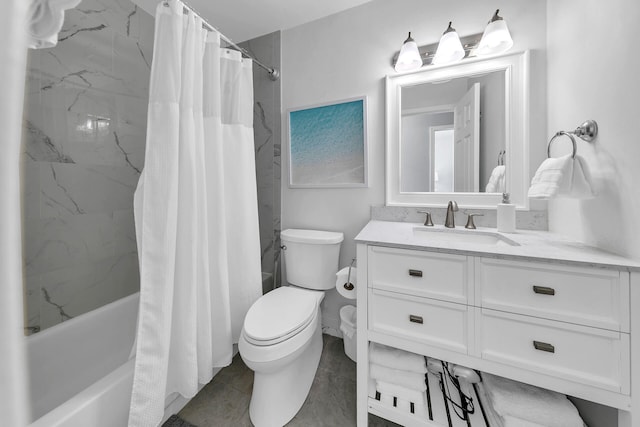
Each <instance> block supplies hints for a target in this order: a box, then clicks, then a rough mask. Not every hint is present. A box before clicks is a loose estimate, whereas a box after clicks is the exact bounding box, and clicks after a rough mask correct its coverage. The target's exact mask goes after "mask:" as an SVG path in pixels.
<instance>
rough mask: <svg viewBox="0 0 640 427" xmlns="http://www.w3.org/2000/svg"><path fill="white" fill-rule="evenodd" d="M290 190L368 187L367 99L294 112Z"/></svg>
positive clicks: (291, 115)
mask: <svg viewBox="0 0 640 427" xmlns="http://www.w3.org/2000/svg"><path fill="white" fill-rule="evenodd" d="M287 117H288V123H289V187H291V188H323V187H324V188H340V187H367V185H368V178H367V98H366V97H359V98H352V99H347V100H343V101H337V102H330V103H325V104H319V105H314V106H311V107H304V108H294V109H290V110H289V111H288V112H287Z"/></svg>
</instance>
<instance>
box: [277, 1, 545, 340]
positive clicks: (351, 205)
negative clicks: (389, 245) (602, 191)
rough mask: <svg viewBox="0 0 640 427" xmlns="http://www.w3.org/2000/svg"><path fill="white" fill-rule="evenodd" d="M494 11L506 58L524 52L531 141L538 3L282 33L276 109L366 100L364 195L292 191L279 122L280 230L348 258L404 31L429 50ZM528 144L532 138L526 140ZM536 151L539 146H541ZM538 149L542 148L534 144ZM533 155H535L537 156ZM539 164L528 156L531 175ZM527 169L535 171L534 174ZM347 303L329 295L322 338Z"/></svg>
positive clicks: (420, 4)
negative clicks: (451, 30)
mask: <svg viewBox="0 0 640 427" xmlns="http://www.w3.org/2000/svg"><path fill="white" fill-rule="evenodd" d="M501 6H504V8H502V9H501V14H502V16H504V17H505V19H506V20H507V22H508V24H509V28H510V30H511V32H512V35H513V38H514V42H515V45H514V48H513V51H521V50H525V49H531V50H532V58H531V59H532V61H531V62H532V80H533V83H532V90H531V94H532V104H531V107H532V112H533V113H534V115H533V117H532V134H533V136H534V137H536V138H537V139H539V140H541V141H542V140H543V139H544V138H545V135H546V116H545V114H544V111H545V110H544V108H545V103H546V100H545V91H544V89H543V88H544V87H545V84H546V82H545V74H546V73H545V70H546V63H545V59H544V58H545V52H544V51H545V49H546V26H545V22H546V3H545V2H543V1H530V0H513V1H509V2H507V3H505V2H495V1H490V0H456V1H448V2H435V1H425V0H401V1H400V0H399V1H387V0H374V1H372V2H370V3H367V4H365V5H362V6H359V7H356V8H353V9H349V10H347V11H345V12H342V13H339V14H336V15H332V16H329V17H327V18H323V19H320V20H317V21H314V22H311V23H309V24H305V25H302V26H299V27H296V28H293V29H290V30H286V31H283V33H282V107H283V111H286V110H287V109H289V108H293V107H300V106H305V105H312V104H316V103H320V102H327V101H334V100H341V99H345V98H350V97H355V96H360V95H366V96H368V119H369V126H368V143H369V183H370V184H369V188H367V189H290V188H288V185H287V183H288V182H287V177H288V172H289V168H288V159H289V158H288V155H287V149H286V147H287V140H286V138H287V136H286V134H287V130H286V129H287V127H286V114H283V141H282V143H283V150H282V151H283V155H282V166H283V167H282V177H283V182H282V229H286V228H290V227H299V228H302V227H307V228H314V229H321V230H337V231H342V232H344V233H345V242H344V243H343V245H342V251H341V256H340V257H341V260H340V266H345V265H347V264H348V263H349V262H350V260H351V259H352V258H353V257H355V244H354V241H353V238H354V237H355V235H356V234H357V233H358V231H359V230H360V229H361V228H362V227H363V226H364V225H365V224H366V223H367V221H368V220H369V214H370V205H382V204H384V77H385V75H386V74H388V73H392V72H393V69H392V67H391V64H390V62H391V58H392V57H393V55H394V53H395V52H397V51H398V50H399V49H400V45H401V44H402V42H403V41H404V39H405V38H406V37H407V32H408V31H412V36H413V38H414V39H415V40H416V42H417V43H418V44H419V45H424V44H430V43H435V42H437V41H438V40H439V38H440V35H441V34H442V32H443V31H444V30H445V29H446V26H447V24H448V22H449V21H450V20H453V26H454V27H455V28H456V29H457V30H458V32H459V34H460V35H461V36H465V35H469V34H473V33H479V32H482V31H483V29H484V27H485V25H486V24H487V22H488V20H489V19H490V18H491V15H492V14H493V12H494V11H495V9H497V8H499V7H501ZM533 141H535V139H532V142H533ZM540 144H542V145H544V144H545V142H540ZM542 145H541V146H542ZM538 152H539V153H541V152H542V150H539V151H538ZM540 160H541V158H540V156H539V155H538V154H536V155H535V156H534V157H533V158H532V170H534V171H535V166H537V164H539V162H540ZM534 165H535V166H534ZM346 302H347V301H346V300H343V299H342V298H341V297H339V296H338V295H337V293H336V292H335V291H333V292H330V293H329V294H328V295H327V297H326V299H325V304H324V311H323V316H324V320H323V322H324V324H325V326H326V328H325V330H326V331H327V332H329V333H331V332H332V331H335V330H336V328H337V326H338V323H339V318H338V314H337V313H338V309H339V307H340V306H342V305H344V304H345V303H346Z"/></svg>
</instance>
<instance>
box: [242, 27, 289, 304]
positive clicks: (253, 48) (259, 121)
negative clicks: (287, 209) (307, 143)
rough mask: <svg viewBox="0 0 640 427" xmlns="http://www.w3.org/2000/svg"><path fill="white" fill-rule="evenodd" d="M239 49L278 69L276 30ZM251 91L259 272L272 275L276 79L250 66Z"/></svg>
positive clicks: (276, 243) (276, 206) (276, 230)
mask: <svg viewBox="0 0 640 427" xmlns="http://www.w3.org/2000/svg"><path fill="white" fill-rule="evenodd" d="M240 46H242V47H243V48H244V49H246V50H248V51H249V52H251V54H252V55H254V56H255V57H256V58H257V59H258V60H259V61H260V62H262V63H263V64H265V65H268V66H271V67H275V68H277V69H280V32H279V31H278V32H275V33H271V34H267V35H265V36H261V37H258V38H255V39H252V40H249V41H247V42H244V43H240ZM253 90H254V109H253V113H254V114H253V129H254V138H255V155H256V178H257V185H258V213H259V217H260V248H261V250H262V271H263V272H264V273H270V274H273V273H274V270H275V266H276V265H278V264H279V261H280V259H279V257H280V149H281V143H280V139H281V129H280V128H281V125H280V117H281V113H280V110H281V101H280V80H278V81H275V82H274V81H272V80H271V79H270V78H269V75H268V73H267V72H266V71H265V70H263V69H262V68H260V67H258V66H257V65H254V67H253ZM278 269H279V267H278ZM279 279H280V272H279V271H278V273H277V280H278V281H279ZM272 288H273V280H265V281H263V292H265V293H266V292H268V291H269V290H271V289H272Z"/></svg>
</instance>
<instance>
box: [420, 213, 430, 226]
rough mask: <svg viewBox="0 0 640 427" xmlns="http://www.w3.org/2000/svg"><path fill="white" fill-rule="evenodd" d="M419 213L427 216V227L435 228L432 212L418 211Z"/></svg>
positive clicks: (425, 223) (425, 221) (425, 222)
mask: <svg viewBox="0 0 640 427" xmlns="http://www.w3.org/2000/svg"><path fill="white" fill-rule="evenodd" d="M418 213H423V214H426V215H427V217H426V218H425V219H424V225H426V226H427V227H433V221H431V212H429V211H418Z"/></svg>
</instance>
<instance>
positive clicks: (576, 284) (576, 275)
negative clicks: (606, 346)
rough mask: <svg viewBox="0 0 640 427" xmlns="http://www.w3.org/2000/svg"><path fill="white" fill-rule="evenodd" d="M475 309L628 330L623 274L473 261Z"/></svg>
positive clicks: (625, 277)
mask: <svg viewBox="0 0 640 427" xmlns="http://www.w3.org/2000/svg"><path fill="white" fill-rule="evenodd" d="M476 283H477V284H478V289H477V291H476V304H475V305H477V306H479V307H484V308H491V309H495V310H502V311H508V312H512V313H519V314H526V315H530V316H536V317H542V318H547V319H553V320H560V321H564V322H571V323H577V324H581V325H587V326H593V327H597V328H604V329H610V330H613V331H622V332H629V273H626V272H620V271H614V270H605V269H596V268H585V267H571V266H554V265H550V264H542V263H531V262H526V263H525V262H517V261H504V260H494V259H487V258H478V259H477V260H476Z"/></svg>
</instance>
